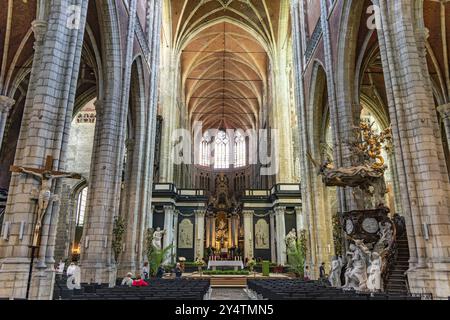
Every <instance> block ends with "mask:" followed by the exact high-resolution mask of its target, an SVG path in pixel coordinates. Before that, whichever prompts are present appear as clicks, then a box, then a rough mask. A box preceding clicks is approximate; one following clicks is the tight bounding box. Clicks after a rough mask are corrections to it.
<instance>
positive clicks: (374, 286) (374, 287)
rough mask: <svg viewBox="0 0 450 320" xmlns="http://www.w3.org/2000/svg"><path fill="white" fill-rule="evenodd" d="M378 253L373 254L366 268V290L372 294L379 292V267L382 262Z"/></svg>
mask: <svg viewBox="0 0 450 320" xmlns="http://www.w3.org/2000/svg"><path fill="white" fill-rule="evenodd" d="M381 260H382V259H381V257H380V255H379V254H378V253H376V252H373V253H372V258H371V260H370V266H369V268H368V271H367V273H368V278H367V289H369V290H370V291H372V292H375V291H380V290H381V267H382V261H381Z"/></svg>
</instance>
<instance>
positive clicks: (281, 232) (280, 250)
mask: <svg viewBox="0 0 450 320" xmlns="http://www.w3.org/2000/svg"><path fill="white" fill-rule="evenodd" d="M274 210H275V222H276V242H277V263H278V264H280V265H285V264H286V242H285V241H284V238H285V237H286V224H285V218H284V214H285V211H286V207H276V208H275V209H274Z"/></svg>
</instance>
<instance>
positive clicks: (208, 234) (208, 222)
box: [205, 217, 211, 248]
mask: <svg viewBox="0 0 450 320" xmlns="http://www.w3.org/2000/svg"><path fill="white" fill-rule="evenodd" d="M205 233H206V247H207V248H209V247H210V245H211V242H210V239H211V218H210V217H206V230H205Z"/></svg>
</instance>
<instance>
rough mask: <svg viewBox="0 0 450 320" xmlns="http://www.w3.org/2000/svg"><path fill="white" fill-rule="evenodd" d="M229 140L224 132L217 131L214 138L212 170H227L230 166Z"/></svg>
mask: <svg viewBox="0 0 450 320" xmlns="http://www.w3.org/2000/svg"><path fill="white" fill-rule="evenodd" d="M229 158H230V139H229V138H228V135H227V134H226V133H225V132H224V131H219V132H218V133H217V136H216V138H215V148H214V168H215V169H227V168H228V167H229V166H230V161H229Z"/></svg>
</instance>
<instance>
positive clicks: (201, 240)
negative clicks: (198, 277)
mask: <svg viewBox="0 0 450 320" xmlns="http://www.w3.org/2000/svg"><path fill="white" fill-rule="evenodd" d="M195 225H196V229H197V234H196V235H195V238H194V241H195V257H194V259H195V258H197V257H199V258H203V257H204V252H205V245H204V244H205V210H195Z"/></svg>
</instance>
